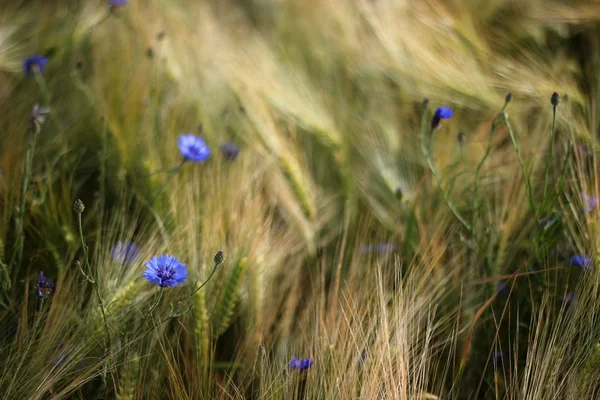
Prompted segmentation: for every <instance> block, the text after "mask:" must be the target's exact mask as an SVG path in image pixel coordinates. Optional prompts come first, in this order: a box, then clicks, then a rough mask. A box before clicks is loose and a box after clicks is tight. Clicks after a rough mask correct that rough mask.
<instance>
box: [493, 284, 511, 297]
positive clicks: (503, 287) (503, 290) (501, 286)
mask: <svg viewBox="0 0 600 400" xmlns="http://www.w3.org/2000/svg"><path fill="white" fill-rule="evenodd" d="M496 289H498V294H502V295H504V294H507V293H508V291H509V290H510V287H509V286H508V285H507V284H506V282H503V281H500V282H498V283H496Z"/></svg>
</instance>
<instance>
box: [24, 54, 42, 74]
mask: <svg viewBox="0 0 600 400" xmlns="http://www.w3.org/2000/svg"><path fill="white" fill-rule="evenodd" d="M47 62H48V57H43V56H38V55H33V56H31V57H28V58H26V59H25V61H23V73H24V74H25V76H31V75H34V74H37V73H38V72H44V69H46V63H47Z"/></svg>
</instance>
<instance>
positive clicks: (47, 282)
mask: <svg viewBox="0 0 600 400" xmlns="http://www.w3.org/2000/svg"><path fill="white" fill-rule="evenodd" d="M54 287H55V286H54V282H52V279H50V278H48V277H47V276H44V273H43V272H42V271H40V274H39V275H38V280H37V290H38V296H40V297H41V298H42V299H45V298H46V297H48V296H49V295H50V294H51V293H52V290H54Z"/></svg>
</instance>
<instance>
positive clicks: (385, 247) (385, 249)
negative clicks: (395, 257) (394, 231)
mask: <svg viewBox="0 0 600 400" xmlns="http://www.w3.org/2000/svg"><path fill="white" fill-rule="evenodd" d="M397 249H398V246H396V245H395V244H390V243H377V244H375V245H370V244H369V245H366V246H363V247H362V248H361V252H363V253H373V252H374V253H379V254H389V253H392V252H394V251H396V250H397Z"/></svg>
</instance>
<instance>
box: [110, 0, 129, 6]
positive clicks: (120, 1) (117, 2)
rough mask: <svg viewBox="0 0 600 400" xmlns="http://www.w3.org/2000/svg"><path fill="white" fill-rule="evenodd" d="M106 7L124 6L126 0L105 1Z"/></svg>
mask: <svg viewBox="0 0 600 400" xmlns="http://www.w3.org/2000/svg"><path fill="white" fill-rule="evenodd" d="M106 2H107V3H108V5H110V6H114V7H118V6H126V5H127V0H107V1H106Z"/></svg>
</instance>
